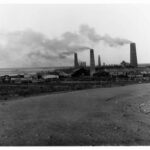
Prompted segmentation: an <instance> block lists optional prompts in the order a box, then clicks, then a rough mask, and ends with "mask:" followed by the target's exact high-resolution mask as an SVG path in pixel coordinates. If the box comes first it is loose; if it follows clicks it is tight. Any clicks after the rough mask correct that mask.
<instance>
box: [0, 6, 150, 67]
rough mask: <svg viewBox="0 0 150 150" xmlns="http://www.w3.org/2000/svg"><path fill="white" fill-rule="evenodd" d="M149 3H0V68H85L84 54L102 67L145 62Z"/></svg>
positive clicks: (148, 54) (149, 43)
mask: <svg viewBox="0 0 150 150" xmlns="http://www.w3.org/2000/svg"><path fill="white" fill-rule="evenodd" d="M149 13H150V5H149V4H97V5H96V4H90V5H87V4H78V5H77V4H72V5H69V4H68V5H66V4H62V5H61V4H59V5H58V4H57V5H54V4H5V5H4V4H1V5H0V68H7V67H8V68H9V67H51V66H70V65H73V55H72V54H73V52H74V51H77V52H78V57H79V60H82V61H86V62H87V64H89V49H90V48H93V49H94V50H95V61H96V63H97V56H98V54H100V55H101V59H102V62H105V63H106V64H119V63H120V62H121V61H122V60H125V61H127V62H129V53H130V51H129V43H130V42H135V43H136V47H137V57H138V63H150V60H149V57H150V51H149V48H150V42H149V39H150V29H149V27H150V18H149Z"/></svg>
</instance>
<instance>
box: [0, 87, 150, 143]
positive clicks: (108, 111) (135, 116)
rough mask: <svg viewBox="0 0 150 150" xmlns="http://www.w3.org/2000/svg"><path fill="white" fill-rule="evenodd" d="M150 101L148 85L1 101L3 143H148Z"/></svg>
mask: <svg viewBox="0 0 150 150" xmlns="http://www.w3.org/2000/svg"><path fill="white" fill-rule="evenodd" d="M149 103H150V84H138V85H129V86H124V87H114V88H100V89H91V90H82V91H74V92H68V93H60V94H51V95H44V96H36V97H29V98H24V99H20V100H13V101H11V100H10V101H6V102H1V103H0V145H7V146H9V145H12V146H16V145H18V146H20V145H22V146H23V145H30V146H31V145H34V146H35V145H37V146H38V145H45V146H46V145H57V146H59V145H150V108H149V107H150V106H149V107H148V104H149ZM145 107H146V108H145Z"/></svg>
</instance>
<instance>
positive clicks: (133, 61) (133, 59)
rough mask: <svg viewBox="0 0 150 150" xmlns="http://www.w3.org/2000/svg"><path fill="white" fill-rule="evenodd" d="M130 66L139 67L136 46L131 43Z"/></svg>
mask: <svg viewBox="0 0 150 150" xmlns="http://www.w3.org/2000/svg"><path fill="white" fill-rule="evenodd" d="M130 65H131V66H133V67H137V65H138V64H137V55H136V44H135V43H130Z"/></svg>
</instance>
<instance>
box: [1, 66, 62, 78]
mask: <svg viewBox="0 0 150 150" xmlns="http://www.w3.org/2000/svg"><path fill="white" fill-rule="evenodd" d="M60 68H64V67H39V68H0V76H3V75H11V74H31V73H37V72H40V71H53V70H55V69H60Z"/></svg>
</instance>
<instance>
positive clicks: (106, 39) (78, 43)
mask: <svg viewBox="0 0 150 150" xmlns="http://www.w3.org/2000/svg"><path fill="white" fill-rule="evenodd" d="M101 42H103V43H105V44H107V45H108V46H111V47H116V46H122V45H124V44H128V43H130V42H131V41H129V40H127V39H122V38H112V37H111V36H109V35H104V36H101V35H100V34H98V33H96V31H95V29H94V28H91V27H89V26H88V25H81V26H80V27H79V30H78V31H77V32H65V33H63V34H62V35H61V37H59V38H52V39H50V38H48V37H46V36H45V35H44V34H42V33H39V32H35V31H33V30H31V29H27V30H23V31H15V32H1V33H0V66H3V67H40V66H59V65H67V64H70V62H72V60H71V59H69V58H68V56H69V55H72V54H73V53H74V52H79V51H85V50H88V49H90V48H91V47H92V45H96V44H99V43H101Z"/></svg>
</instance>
